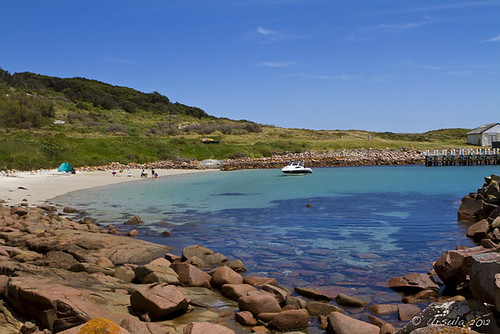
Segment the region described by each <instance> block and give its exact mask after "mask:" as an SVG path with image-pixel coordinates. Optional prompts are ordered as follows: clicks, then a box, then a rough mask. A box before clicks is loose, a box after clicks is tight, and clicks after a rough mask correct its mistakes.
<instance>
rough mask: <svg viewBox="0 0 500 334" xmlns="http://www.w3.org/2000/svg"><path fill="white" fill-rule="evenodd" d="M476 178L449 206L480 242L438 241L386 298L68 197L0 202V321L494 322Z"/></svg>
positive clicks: (10, 325)
mask: <svg viewBox="0 0 500 334" xmlns="http://www.w3.org/2000/svg"><path fill="white" fill-rule="evenodd" d="M485 181H486V182H485V184H484V186H483V187H482V188H480V189H479V190H478V192H477V193H475V194H470V195H468V196H466V197H464V199H462V205H461V207H460V209H459V212H458V216H459V220H461V221H468V222H470V223H473V224H472V225H471V227H470V228H469V231H468V235H469V236H470V237H471V238H473V239H474V240H476V241H477V242H478V243H479V244H480V246H477V247H474V248H467V247H458V248H457V249H456V250H450V251H448V252H446V253H445V254H443V256H441V258H440V259H438V260H437V261H436V262H435V263H434V271H431V272H429V273H420V274H418V273H413V274H409V275H405V276H402V277H395V278H392V279H390V280H389V281H388V282H387V286H388V287H390V288H392V289H394V290H396V291H400V292H401V294H402V301H401V303H390V304H372V303H367V302H366V301H365V300H363V299H359V298H357V297H356V296H355V295H352V294H350V293H348V291H347V290H348V289H346V290H341V291H340V290H338V289H332V287H322V286H308V287H297V288H295V290H294V291H290V290H288V289H286V288H283V287H281V286H279V284H278V283H279V282H276V280H275V279H274V278H273V277H255V276H245V274H244V272H245V270H246V269H245V266H244V263H243V262H242V261H240V260H238V259H236V260H233V261H229V260H228V259H227V258H226V257H225V256H224V255H222V254H220V253H216V252H214V251H212V250H210V249H207V248H205V247H203V246H201V245H194V246H191V247H187V248H185V249H184V250H183V252H182V255H174V254H171V253H169V252H170V251H171V250H170V249H169V248H168V247H167V246H163V245H157V244H153V243H149V242H146V241H141V240H139V239H136V238H134V237H133V236H136V235H137V231H135V230H133V229H132V230H130V231H129V232H127V233H126V234H125V233H124V232H120V231H119V229H118V228H117V227H116V226H105V227H102V226H99V225H98V224H95V223H94V222H92V221H91V220H90V219H83V220H79V221H75V220H73V219H71V218H70V216H71V215H72V214H75V213H76V212H78V210H75V209H73V208H70V207H66V208H57V207H55V206H50V205H44V206H40V207H36V208H28V207H20V206H13V207H6V206H4V207H0V256H1V261H0V297H1V298H0V328H1V329H2V331H0V332H1V333H9V334H10V333H38V334H40V333H65V334H68V333H97V330H96V329H97V328H104V327H106V328H108V329H110V330H111V329H115V330H116V333H155V334H156V333H160V334H161V333H172V334H173V333H183V334H189V333H192V334H195V333H204V334H210V333H222V334H223V333H249V332H260V333H265V332H290V333H304V331H306V332H308V333H320V332H324V331H326V333H374V334H375V333H394V332H396V331H397V332H398V333H414V334H418V333H437V332H438V330H447V331H448V332H449V333H476V332H477V333H499V332H500V328H499V326H498V319H499V312H500V274H499V273H500V246H499V242H500V230H499V228H500V208H499V205H500V188H499V185H498V182H499V181H500V177H497V176H494V175H492V176H491V177H488V178H485ZM138 222H140V220H139V217H136V218H135V220H133V221H129V222H126V223H127V225H130V224H131V225H133V224H134V223H138ZM443 284H444V285H445V289H444V290H443V289H442V285H443ZM429 303H431V304H430V305H429ZM426 305H429V306H427V307H426V308H425V310H423V311H422V310H421V308H422V306H426ZM346 313H348V314H349V315H346ZM387 314H397V315H398V318H399V320H400V322H398V323H389V322H387V321H384V320H383V318H384V317H385V315H387ZM316 324H317V325H316ZM444 325H446V327H443V326H444ZM436 326H438V327H436ZM439 326H441V327H439ZM320 328H321V329H320ZM464 328H468V329H464Z"/></svg>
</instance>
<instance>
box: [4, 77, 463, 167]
mask: <svg viewBox="0 0 500 334" xmlns="http://www.w3.org/2000/svg"><path fill="white" fill-rule="evenodd" d="M468 131H470V129H443V130H435V131H429V132H426V133H421V134H401V133H391V132H384V133H376V132H368V131H360V130H347V131H341V130H331V131H313V130H305V129H285V128H279V127H274V126H265V125H261V124H257V123H254V122H250V121H245V120H243V121H235V120H230V119H225V118H216V117H213V116H210V115H208V114H207V113H206V112H205V111H203V110H202V109H200V108H197V107H193V106H187V105H183V104H181V103H178V102H175V103H173V102H171V101H170V100H169V99H168V97H166V96H163V95H161V94H159V93H158V92H152V93H143V92H139V91H136V90H134V89H131V88H127V87H118V86H113V85H109V84H106V83H102V82H99V81H95V80H89V79H85V78H67V79H64V78H56V77H49V76H44V75H39V74H33V73H27V72H26V73H15V74H10V73H8V72H7V71H4V70H2V69H0V170H1V169H12V168H16V169H38V168H54V167H57V166H58V165H59V163H60V162H62V161H69V162H70V163H72V164H73V165H74V166H84V165H103V164H108V163H110V162H113V161H118V162H121V163H129V162H138V163H144V162H151V161H157V160H172V159H193V158H195V159H198V160H202V159H206V158H215V159H224V158H236V157H244V156H247V157H264V156H270V155H271V154H280V153H284V152H303V151H307V150H311V151H326V150H337V149H354V148H370V147H371V148H385V147H389V148H400V147H411V148H416V149H436V148H452V147H464V146H466V135H465V134H466V133H467V132H468ZM207 136H208V137H211V138H214V139H218V140H220V141H221V142H220V144H203V143H201V141H200V137H207Z"/></svg>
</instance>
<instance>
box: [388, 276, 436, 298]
mask: <svg viewBox="0 0 500 334" xmlns="http://www.w3.org/2000/svg"><path fill="white" fill-rule="evenodd" d="M387 285H388V287H389V288H391V289H393V290H396V291H402V292H405V293H409V294H411V293H416V292H419V291H423V290H439V285H437V284H436V283H435V282H433V281H432V280H431V278H430V276H429V275H427V274H419V273H413V274H408V275H405V276H399V277H394V278H391V279H390V280H389V281H388V282H387Z"/></svg>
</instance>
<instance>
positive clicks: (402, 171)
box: [55, 166, 500, 302]
mask: <svg viewBox="0 0 500 334" xmlns="http://www.w3.org/2000/svg"><path fill="white" fill-rule="evenodd" d="M498 173H500V167H498V166H469V167H423V166H373V167H337V168H316V169H314V173H313V174H311V175H305V176H283V175H282V174H281V172H280V171H279V170H276V169H274V170H245V171H234V172H216V173H206V174H197V175H182V176H175V177H164V178H160V179H158V180H150V179H149V180H141V181H138V182H131V183H125V184H119V185H113V186H109V187H105V188H97V189H91V190H87V191H79V192H75V193H70V194H67V195H64V196H61V197H59V198H56V199H55V202H58V203H61V204H65V205H72V206H75V207H77V208H80V209H83V210H86V211H87V212H89V214H90V216H91V217H93V218H95V219H97V221H98V222H99V223H101V224H103V225H106V224H116V225H117V226H119V227H120V228H122V227H123V228H124V229H125V228H129V227H128V226H124V225H122V224H123V222H124V221H125V220H126V219H128V218H129V217H130V216H133V215H139V216H141V217H142V219H143V220H144V221H145V222H146V224H144V225H141V226H139V227H135V226H134V228H137V229H138V230H139V233H140V238H142V239H145V240H148V241H153V242H156V243H164V244H168V245H170V246H173V247H175V251H174V253H177V254H180V253H181V251H182V248H183V247H186V246H190V245H193V244H202V245H204V246H206V247H208V248H211V249H213V250H214V251H218V252H221V253H222V254H224V255H226V256H227V257H228V258H229V259H230V260H233V259H241V260H242V261H243V263H244V264H245V265H246V267H247V269H248V272H247V274H253V275H268V276H271V277H275V278H277V279H278V282H279V283H280V284H281V285H284V286H288V287H295V286H306V285H343V286H349V287H352V288H355V289H356V290H357V292H358V293H359V294H361V295H363V294H365V295H367V296H369V299H370V300H371V301H373V302H387V301H399V300H400V296H398V295H397V294H395V293H392V292H391V291H390V290H389V289H387V288H385V287H384V284H385V282H386V281H387V280H388V279H389V278H391V277H394V276H399V275H405V274H408V273H410V272H427V271H428V270H430V269H431V268H432V267H431V264H432V262H433V261H435V260H436V259H437V258H438V257H439V256H440V255H441V254H442V253H443V252H444V251H446V250H448V249H452V248H455V247H456V246H458V245H468V246H471V245H473V244H472V242H470V241H469V240H468V239H467V238H466V237H465V232H466V228H467V226H465V225H462V224H459V223H457V221H456V220H457V219H456V217H457V209H458V207H459V205H460V199H461V198H462V197H463V196H465V195H467V194H468V193H469V192H475V191H476V190H477V188H479V187H480V186H481V185H482V184H483V182H484V179H483V177H484V176H489V175H490V174H498ZM160 175H161V171H160ZM110 177H111V175H110ZM308 204H309V205H308ZM165 230H168V231H170V233H171V236H169V237H163V236H161V235H160V234H161V232H162V231H165ZM367 298H368V297H367Z"/></svg>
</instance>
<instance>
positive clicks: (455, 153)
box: [425, 148, 500, 166]
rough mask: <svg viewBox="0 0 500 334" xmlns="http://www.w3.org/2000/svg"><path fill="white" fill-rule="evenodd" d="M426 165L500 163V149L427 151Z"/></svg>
mask: <svg viewBox="0 0 500 334" xmlns="http://www.w3.org/2000/svg"><path fill="white" fill-rule="evenodd" d="M425 165H426V166H472V165H500V149H499V148H485V149H481V148H478V149H467V148H464V149H452V150H441V151H440V150H434V151H433V152H431V151H429V150H427V151H425Z"/></svg>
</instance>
